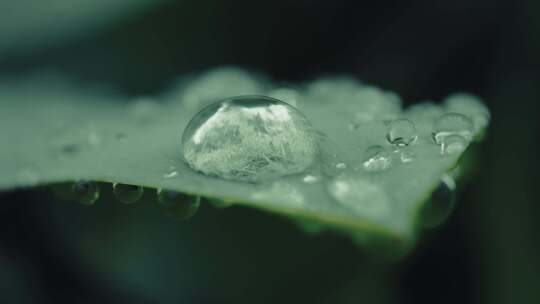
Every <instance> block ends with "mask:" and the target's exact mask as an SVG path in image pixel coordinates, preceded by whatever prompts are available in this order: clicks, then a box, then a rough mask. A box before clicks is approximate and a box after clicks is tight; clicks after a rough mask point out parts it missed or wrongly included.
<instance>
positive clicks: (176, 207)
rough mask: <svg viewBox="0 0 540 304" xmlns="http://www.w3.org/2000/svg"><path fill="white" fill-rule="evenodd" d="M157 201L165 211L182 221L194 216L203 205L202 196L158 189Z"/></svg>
mask: <svg viewBox="0 0 540 304" xmlns="http://www.w3.org/2000/svg"><path fill="white" fill-rule="evenodd" d="M157 202H158V205H159V206H160V208H161V209H162V210H163V212H164V213H165V214H166V215H168V216H170V217H172V218H174V219H177V220H180V221H184V220H187V219H189V218H191V217H193V216H194V215H195V214H196V213H197V211H198V210H199V207H200V205H201V198H200V196H195V195H189V194H185V193H182V192H177V191H171V190H165V189H161V188H160V189H157Z"/></svg>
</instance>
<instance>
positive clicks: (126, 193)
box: [113, 183, 144, 204]
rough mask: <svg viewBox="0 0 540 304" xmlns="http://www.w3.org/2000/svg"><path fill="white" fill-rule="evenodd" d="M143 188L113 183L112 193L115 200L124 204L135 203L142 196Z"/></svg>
mask: <svg viewBox="0 0 540 304" xmlns="http://www.w3.org/2000/svg"><path fill="white" fill-rule="evenodd" d="M143 192H144V190H143V187H142V186H138V185H129V184H120V183H113V193H114V195H115V196H116V198H117V199H118V200H119V201H121V202H122V203H125V204H133V203H135V202H137V201H138V200H139V199H140V198H141V197H142V195H143Z"/></svg>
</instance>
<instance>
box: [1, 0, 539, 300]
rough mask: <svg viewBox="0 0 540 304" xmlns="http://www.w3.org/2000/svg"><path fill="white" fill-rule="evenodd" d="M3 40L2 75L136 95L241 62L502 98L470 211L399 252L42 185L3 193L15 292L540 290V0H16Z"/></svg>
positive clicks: (263, 294)
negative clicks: (58, 196)
mask: <svg viewBox="0 0 540 304" xmlns="http://www.w3.org/2000/svg"><path fill="white" fill-rule="evenodd" d="M109 2H110V3H109ZM143 2H144V3H143ZM88 3H93V5H90V4H88ZM0 40H1V41H2V42H1V43H0V76H1V77H5V76H9V77H12V76H23V75H26V74H28V73H33V72H34V71H35V70H36V69H50V70H54V71H59V72H61V73H65V74H67V75H69V76H70V77H73V78H75V79H78V80H79V81H81V82H84V83H105V84H107V85H108V86H110V87H113V88H115V89H116V90H117V91H119V92H121V93H123V94H126V95H130V96H140V95H152V94H157V93H159V92H161V91H162V90H164V89H165V88H167V87H168V86H170V85H171V83H172V82H173V81H174V80H175V79H177V77H178V76H180V75H185V74H188V73H196V72H200V71H203V70H206V69H208V68H212V67H216V66H223V65H234V66H240V67H244V68H247V69H251V70H256V71H260V72H263V73H266V74H268V75H270V76H271V77H273V78H274V79H275V80H278V81H304V80H309V79H313V78H314V77H316V76H318V75H321V74H328V73H341V74H343V73H344V74H348V75H352V76H354V77H357V78H358V79H360V80H362V81H365V82H367V83H371V84H374V85H377V86H380V87H382V88H384V89H388V90H393V91H395V92H397V93H398V94H400V95H401V96H402V97H403V100H404V103H405V104H406V105H408V104H411V103H414V102H415V101H418V100H424V99H433V100H440V99H441V98H443V97H444V96H446V95H448V94H450V93H452V92H455V91H469V92H472V93H474V94H477V95H478V96H480V97H481V98H482V99H483V100H484V101H485V102H486V104H487V105H488V106H489V108H490V109H491V111H492V125H491V126H490V129H489V133H488V136H487V138H486V140H485V142H483V143H482V144H481V145H480V146H479V147H477V152H478V158H477V159H476V162H477V170H476V171H475V172H474V174H473V176H472V177H471V178H470V179H469V180H468V182H467V183H465V184H462V185H461V188H460V189H459V193H458V203H457V206H456V209H455V211H454V214H453V215H452V216H451V218H450V219H449V221H448V222H447V223H445V224H444V225H443V226H442V227H440V228H438V229H435V230H431V231H426V232H425V233H424V236H423V237H422V239H421V240H420V242H419V244H418V247H417V248H416V250H415V251H414V252H413V253H412V254H410V255H409V256H407V257H405V258H404V259H402V260H400V261H398V262H392V263H387V262H384V261H379V260H377V259H374V258H373V257H370V256H369V255H367V254H366V253H365V252H364V250H362V248H357V247H355V246H354V245H352V244H351V243H350V242H349V241H348V240H347V239H344V238H341V237H338V236H335V235H332V234H322V235H320V236H310V235H308V234H306V233H304V232H302V231H300V230H299V229H297V228H296V227H295V225H293V224H292V223H291V222H289V221H287V220H286V219H282V218H279V217H274V216H271V215H266V214H263V213H261V212H256V211H252V210H246V209H242V208H234V207H233V208H230V209H226V210H219V209H215V208H212V207H210V206H207V205H205V206H203V207H202V210H200V212H199V213H198V214H197V215H196V216H195V217H194V218H193V219H191V220H190V221H187V222H180V223H179V222H174V221H172V220H169V219H167V218H165V217H163V216H162V215H161V214H159V212H158V211H157V210H155V208H153V206H152V204H151V201H152V197H151V195H150V194H149V193H146V196H145V200H144V201H143V202H142V203H141V204H137V205H135V206H124V205H121V204H117V203H114V199H113V198H111V197H110V193H107V192H105V193H104V194H103V196H104V197H103V198H102V199H101V200H100V201H99V202H98V203H97V204H96V206H94V207H90V208H88V207H85V206H79V205H74V204H67V203H61V202H57V201H56V200H55V199H54V197H53V196H51V195H50V189H46V188H44V189H31V190H27V191H17V192H12V193H2V194H0V303H289V302H290V303H295V302H296V303H303V302H306V303H309V302H313V303H540V237H539V234H538V232H540V221H538V220H537V218H538V217H540V212H539V211H540V204H538V199H534V195H535V194H534V193H535V190H534V189H535V188H536V187H537V183H538V181H539V176H538V168H540V167H539V166H538V155H539V147H540V145H539V139H540V136H539V133H538V130H539V129H540V128H538V121H539V120H538V118H539V113H540V112H539V109H538V107H539V106H538V101H540V98H539V97H540V82H539V77H538V76H539V71H540V69H539V67H540V2H539V1H535V0H518V1H511V0H500V1H493V0H491V1H489V0H455V1H442V0H429V1H428V0H426V1H398V0H396V1H369V2H368V1H342V0H334V1H320V0H311V1H306V0H303V1H302V0H298V1H286V0H274V1H253V0H252V1H247V0H246V1H218V0H215V1H201V0H183V1H176V2H175V1H154V2H152V1H145V0H130V1H128V0H123V1H118V2H115V1H108V2H107V1H102V0H100V1H97V0H96V1H94V2H92V0H77V1H67V0H54V1H53V0H51V1H50V3H49V1H38V0H24V1H7V0H0ZM109 202H111V203H109Z"/></svg>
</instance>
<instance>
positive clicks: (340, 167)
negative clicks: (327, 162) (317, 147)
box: [336, 163, 347, 170]
mask: <svg viewBox="0 0 540 304" xmlns="http://www.w3.org/2000/svg"><path fill="white" fill-rule="evenodd" d="M346 168H347V164H345V163H337V164H336V169H340V170H343V169H346Z"/></svg>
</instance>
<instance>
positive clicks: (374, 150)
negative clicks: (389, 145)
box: [362, 145, 392, 172]
mask: <svg viewBox="0 0 540 304" xmlns="http://www.w3.org/2000/svg"><path fill="white" fill-rule="evenodd" d="M391 165H392V155H390V153H389V152H388V151H387V150H386V149H385V148H384V147H382V146H378V145H377V146H371V147H369V148H367V150H366V152H364V162H363V164H362V166H363V167H364V169H365V170H366V171H369V172H379V171H384V170H386V169H388V168H390V166H391Z"/></svg>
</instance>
